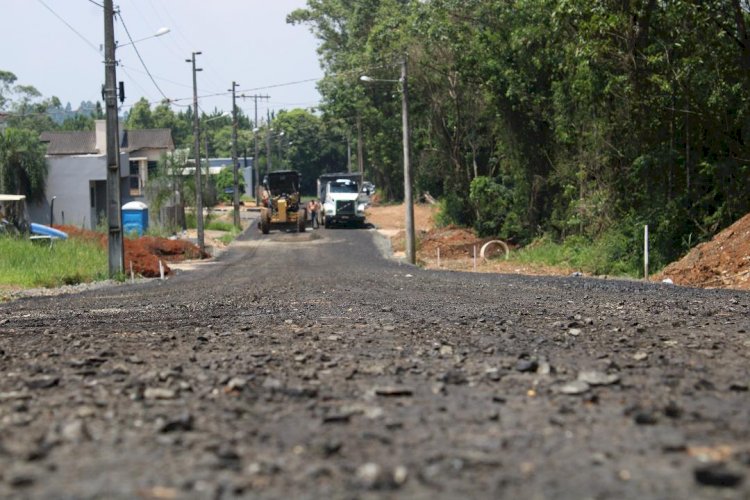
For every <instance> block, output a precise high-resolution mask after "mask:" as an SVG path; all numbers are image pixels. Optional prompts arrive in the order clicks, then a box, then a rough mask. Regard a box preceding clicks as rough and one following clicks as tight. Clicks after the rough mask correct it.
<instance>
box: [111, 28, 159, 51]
mask: <svg viewBox="0 0 750 500" xmlns="http://www.w3.org/2000/svg"><path fill="white" fill-rule="evenodd" d="M170 31H171V30H170V29H169V28H159V31H157V32H156V33H154V34H153V35H151V36H147V37H144V38H139V39H138V40H133V41H131V42H128V43H118V44H117V46H116V48H118V49H119V48H120V47H126V46H128V45H135V44H136V43H138V42H142V41H144V40H150V39H152V38H156V37H159V36H162V35H166V34H167V33H169V32H170Z"/></svg>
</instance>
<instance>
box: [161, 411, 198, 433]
mask: <svg viewBox="0 0 750 500" xmlns="http://www.w3.org/2000/svg"><path fill="white" fill-rule="evenodd" d="M156 430H157V432H161V433H167V432H187V431H192V430H193V416H192V415H191V414H190V413H187V412H185V413H183V414H181V415H180V416H178V417H175V418H168V419H159V420H157V423H156Z"/></svg>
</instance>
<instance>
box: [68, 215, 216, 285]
mask: <svg viewBox="0 0 750 500" xmlns="http://www.w3.org/2000/svg"><path fill="white" fill-rule="evenodd" d="M55 227H56V229H59V230H61V231H65V232H66V233H68V236H69V237H71V238H78V239H83V240H88V241H94V242H98V243H99V244H100V245H101V246H102V247H104V248H106V246H107V235H106V234H102V233H97V232H94V231H89V230H87V229H81V228H79V227H76V226H55ZM124 246H125V270H126V271H127V272H130V266H131V265H132V268H133V272H134V273H136V274H139V275H141V276H143V277H146V278H156V277H158V276H160V271H159V261H162V265H163V267H164V273H165V274H169V273H170V272H171V269H170V268H169V265H168V264H167V263H168V262H180V261H183V260H186V259H197V258H200V257H201V253H200V250H199V248H198V247H197V246H196V245H194V244H193V243H191V242H189V241H185V240H170V239H167V238H156V237H153V236H143V237H141V238H135V239H131V238H125V242H124ZM203 257H208V255H207V254H204V255H203Z"/></svg>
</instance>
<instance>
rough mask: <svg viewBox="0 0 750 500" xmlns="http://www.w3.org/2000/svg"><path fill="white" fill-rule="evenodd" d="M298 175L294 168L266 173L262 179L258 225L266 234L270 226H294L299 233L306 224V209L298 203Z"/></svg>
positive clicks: (303, 229)
mask: <svg viewBox="0 0 750 500" xmlns="http://www.w3.org/2000/svg"><path fill="white" fill-rule="evenodd" d="M299 184H300V175H299V172H297V171H296V170H279V171H276V172H270V173H268V174H267V175H266V176H265V178H264V179H263V195H262V196H261V204H262V207H261V209H260V221H258V227H259V228H260V230H261V232H262V233H263V234H268V233H269V231H270V230H271V227H275V226H281V227H291V228H296V230H297V231H298V232H300V233H302V232H304V231H305V227H306V225H307V209H306V208H305V207H304V206H303V205H301V203H300V192H299Z"/></svg>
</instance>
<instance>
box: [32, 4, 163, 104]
mask: <svg viewBox="0 0 750 500" xmlns="http://www.w3.org/2000/svg"><path fill="white" fill-rule="evenodd" d="M40 1H41V0H40ZM117 14H118V16H119V17H120V22H121V23H122V27H123V28H124V29H125V34H126V35H128V40H130V44H131V45H132V46H133V50H135V54H136V55H137V56H138V60H140V61H141V65H142V66H143V69H144V70H145V71H146V74H147V75H148V77H149V78H150V79H151V83H153V84H154V87H156V90H158V91H159V93H160V94H161V95H162V97H164V99H167V100H169V97H167V94H165V93H164V92H163V91H162V90H161V87H159V84H158V83H156V80H154V77H153V76H151V72H150V71H149V69H148V67H147V66H146V63H145V62H144V61H143V58H142V57H141V53H140V52H139V51H138V46H137V45H136V44H135V42H134V41H133V37H131V36H130V31H128V27H127V25H126V24H125V19H123V17H122V13H121V12H119V11H118V13H117Z"/></svg>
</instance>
